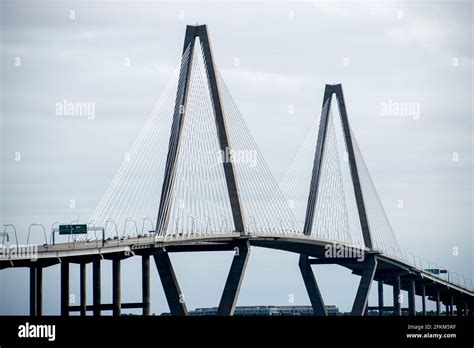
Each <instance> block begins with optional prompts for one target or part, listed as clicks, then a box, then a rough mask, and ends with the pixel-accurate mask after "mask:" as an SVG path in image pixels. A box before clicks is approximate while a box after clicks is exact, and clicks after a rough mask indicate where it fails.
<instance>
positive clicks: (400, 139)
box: [0, 0, 473, 314]
mask: <svg viewBox="0 0 474 348" xmlns="http://www.w3.org/2000/svg"><path fill="white" fill-rule="evenodd" d="M0 9H1V86H0V89H1V99H2V100H1V102H2V105H1V119H0V121H1V162H0V164H1V170H0V175H1V185H2V186H1V191H0V192H1V204H2V206H1V214H0V221H1V222H2V223H14V224H15V225H16V226H17V229H18V234H19V239H20V242H25V241H26V236H27V230H28V226H29V224H30V223H32V222H38V223H43V224H45V225H46V226H51V224H52V223H53V222H54V221H58V220H60V221H69V220H73V219H75V218H77V217H78V216H79V217H80V218H82V219H87V217H89V216H90V215H91V214H92V212H93V210H94V208H95V207H96V205H97V204H98V202H99V200H100V198H101V196H102V194H103V192H104V190H105V188H106V187H107V185H108V184H109V182H110V181H111V180H112V178H113V176H114V174H115V172H116V171H117V169H118V168H119V167H120V164H121V163H122V161H123V154H124V153H125V152H127V151H128V150H129V149H130V146H131V145H132V143H133V141H134V139H135V138H136V137H137V135H138V134H139V132H140V130H141V129H142V127H143V125H144V123H145V121H146V119H147V117H148V115H149V113H150V111H151V110H152V109H153V106H154V104H155V103H156V101H157V99H158V97H159V96H160V94H161V92H162V91H163V88H164V86H165V84H166V83H167V81H168V80H169V79H170V78H171V76H172V72H173V70H174V68H175V67H176V66H177V65H178V64H179V60H180V55H181V51H182V44H183V39H184V31H185V26H186V24H196V23H199V24H207V25H208V29H209V31H210V38H211V42H212V47H213V50H214V57H215V61H216V64H217V65H218V66H219V69H220V71H221V73H222V76H223V78H224V79H225V81H226V83H227V85H228V87H229V88H230V91H231V93H232V95H233V97H234V99H235V100H236V102H237V104H238V105H239V108H240V111H241V113H242V114H243V116H244V118H245V120H246V122H247V125H248V127H249V128H250V130H251V132H252V133H253V135H254V138H255V139H256V142H257V144H258V145H259V146H260V149H261V150H262V152H263V154H264V155H265V158H266V160H267V163H268V164H269V166H270V168H271V169H272V171H273V173H274V176H275V178H276V179H277V180H278V181H281V180H282V179H283V177H284V174H285V172H286V170H287V169H288V168H289V166H290V165H291V163H292V160H293V159H294V157H295V155H296V153H297V150H298V148H299V146H300V145H301V143H302V141H303V140H304V138H305V137H306V135H307V132H308V130H309V128H310V126H311V124H312V123H313V122H314V120H315V118H317V117H318V116H319V112H320V108H321V101H322V98H323V91H324V85H325V84H326V83H342V84H343V88H344V93H345V98H346V106H347V109H348V113H349V119H350V122H351V126H352V129H353V131H354V133H355V135H356V137H357V141H358V143H359V145H360V147H361V150H362V152H363V154H364V157H365V160H366V163H367V165H368V167H369V169H370V171H371V175H372V178H373V180H374V182H375V184H376V186H377V188H378V190H379V195H380V197H381V200H382V202H383V204H384V206H385V209H386V211H387V214H388V216H389V218H390V221H391V222H392V225H393V228H394V230H395V233H396V235H397V238H398V240H399V242H400V244H401V246H402V248H403V249H404V250H406V251H409V252H412V253H414V254H415V255H419V256H420V257H421V258H423V259H428V260H432V261H433V262H436V263H437V264H438V265H440V266H444V267H448V268H450V269H452V270H453V271H455V272H457V273H459V274H464V275H466V276H469V277H471V278H472V277H473V256H472V247H473V237H472V233H473V232H472V231H473V229H472V227H473V226H472V225H473V219H472V211H473V190H472V180H473V172H472V160H473V152H472V143H473V139H472V136H473V134H472V111H473V104H472V92H473V91H472V78H473V75H472V63H473V61H472V59H473V56H472V30H473V28H472V15H473V12H472V11H473V8H472V2H471V1H468V0H466V1H445V2H440V1H410V2H397V1H389V2H375V1H369V2H353V1H343V2H339V3H337V2H330V3H329V2H319V1H317V2H307V3H303V2H301V3H286V2H244V3H239V2H227V3H225V4H218V3H214V2H182V3H179V2H178V3H176V4H172V3H167V2H135V1H133V2H132V1H130V2H128V1H120V2H100V1H69V2H67V3H66V2H62V1H54V2H47V1H41V2H39V1H36V2H27V1H1V8H0ZM236 59H237V60H238V62H239V64H238V66H236V64H235V61H236ZM126 62H127V63H126ZM128 63H129V64H128ZM64 99H66V100H70V101H77V102H91V103H95V108H96V109H95V117H94V118H93V119H88V118H87V117H70V118H67V117H66V118H65V117H58V115H57V114H56V103H58V102H61V101H63V100H64ZM405 103H410V105H414V106H415V107H416V108H418V109H417V110H418V112H416V111H414V112H412V113H409V114H405V115H396V112H392V114H390V115H387V114H385V113H384V112H383V108H384V106H386V105H392V106H393V105H402V104H405ZM290 105H291V106H292V107H293V108H294V113H290V112H289V106H290ZM392 111H393V110H392ZM71 200H74V201H75V208H74V209H71V208H70V201H71ZM400 201H403V207H402V208H400ZM453 248H458V249H457V250H458V253H453ZM231 258H232V254H228V253H211V254H192V255H172V259H173V261H174V264H175V268H176V272H177V275H178V278H179V280H180V282H181V285H182V289H183V291H184V293H185V296H186V300H187V304H188V308H194V307H208V306H209V307H210V306H216V305H217V304H218V302H219V297H220V293H221V291H222V288H223V285H224V282H225V277H226V275H227V270H228V267H229V265H230V262H231ZM137 262H138V261H137V260H135V261H130V260H128V261H125V262H124V267H123V272H124V275H123V277H122V282H123V287H124V290H123V292H122V294H123V296H124V298H123V302H127V301H129V302H136V301H138V299H139V298H140V294H141V289H140V285H139V284H140V280H139V277H138V274H139V272H138V264H137ZM73 268H74V269H73V272H72V276H73V277H75V279H74V280H73V283H72V292H73V293H74V292H76V293H77V292H78V286H77V283H78V282H77V278H78V270H76V269H75V267H73ZM109 268H110V265H108V263H107V262H104V270H103V274H104V282H106V283H107V284H104V290H103V301H104V302H107V301H110V300H111V291H110V277H111V275H110V272H109V271H108V270H109ZM316 272H317V277H318V280H320V283H321V290H322V293H323V296H324V297H325V300H326V303H327V304H336V305H338V306H339V307H340V308H341V309H342V310H346V311H347V310H349V309H350V307H351V305H352V300H353V296H354V294H355V292H356V286H357V283H358V280H359V279H358V277H356V276H351V275H350V272H348V271H347V270H344V269H341V268H338V267H332V266H324V267H322V266H321V269H319V268H318V269H317V271H316ZM90 273H91V272H90ZM58 275H59V268H58V267H51V268H50V269H48V270H47V271H46V272H45V277H46V278H45V279H46V280H45V287H46V290H47V291H45V312H46V313H51V314H53V313H59V297H58V294H59V277H58ZM90 276H91V274H89V275H88V277H89V279H91V277H90ZM152 281H153V283H152V284H153V286H152V288H153V289H152V294H153V297H152V299H153V306H152V310H153V311H154V312H156V313H161V312H163V311H167V305H166V303H165V300H164V296H163V291H162V289H161V285H160V284H159V282H158V278H157V275H156V272H155V270H154V269H153V272H152ZM0 284H1V285H0V314H10V313H12V314H13V313H15V314H19V313H20V314H23V313H25V314H26V313H27V312H28V272H27V270H20V271H19V270H4V271H2V272H0ZM89 285H90V284H89ZM89 287H90V286H89ZM348 289H349V290H348ZM387 289H388V288H387ZM89 290H90V289H89ZM290 295H293V296H294V298H295V304H309V300H308V297H307V295H306V293H305V289H304V285H303V282H302V279H301V275H300V273H299V270H298V266H297V255H293V254H289V253H285V252H281V251H269V250H257V249H253V250H252V254H251V257H250V261H249V264H248V268H247V273H246V275H245V278H244V281H243V285H242V290H241V295H240V297H239V300H238V305H250V304H283V305H284V304H289V303H288V298H289V296H290ZM373 295H374V294H372V296H371V300H372V301H374V299H375V297H374V296H373ZM390 296H391V294H390V292H389V291H387V299H388V298H390ZM89 298H91V297H89ZM373 303H375V302H373ZM389 303H391V300H389Z"/></svg>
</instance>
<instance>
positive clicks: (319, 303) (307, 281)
mask: <svg viewBox="0 0 474 348" xmlns="http://www.w3.org/2000/svg"><path fill="white" fill-rule="evenodd" d="M298 265H299V267H300V271H301V275H302V276H303V281H304V285H305V287H306V291H307V292H308V296H309V300H310V301H311V306H312V307H313V314H314V315H324V316H326V315H328V313H327V310H326V306H325V305H324V301H323V297H322V296H321V292H320V291H319V287H318V283H317V282H316V278H315V277H314V273H313V270H312V269H311V264H310V263H309V261H308V256H306V255H300V261H299V263H298Z"/></svg>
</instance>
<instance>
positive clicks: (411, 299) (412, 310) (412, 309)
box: [408, 279, 416, 316]
mask: <svg viewBox="0 0 474 348" xmlns="http://www.w3.org/2000/svg"><path fill="white" fill-rule="evenodd" d="M415 285H416V284H415V281H414V280H413V279H410V280H409V281H408V313H409V315H411V316H415V315H416V303H415V294H416V292H415V290H416V289H415Z"/></svg>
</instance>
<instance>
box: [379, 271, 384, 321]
mask: <svg viewBox="0 0 474 348" xmlns="http://www.w3.org/2000/svg"><path fill="white" fill-rule="evenodd" d="M378 290H379V291H378V294H379V315H380V316H383V280H379V281H378Z"/></svg>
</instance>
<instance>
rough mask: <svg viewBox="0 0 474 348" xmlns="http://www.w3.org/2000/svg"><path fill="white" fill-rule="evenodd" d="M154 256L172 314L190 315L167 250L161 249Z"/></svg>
mask: <svg viewBox="0 0 474 348" xmlns="http://www.w3.org/2000/svg"><path fill="white" fill-rule="evenodd" d="M153 258H154V259H155V264H156V268H157V269H158V274H159V276H160V279H161V284H162V285H163V290H164V291H165V296H166V300H167V301H168V306H169V308H170V313H171V315H188V310H187V308H186V304H185V303H184V297H183V295H182V294H181V290H180V288H179V284H178V281H177V279H176V275H175V273H174V270H173V265H172V264H171V260H170V257H169V255H168V253H167V252H166V251H165V250H160V251H158V252H157V253H155V254H154V255H153Z"/></svg>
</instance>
